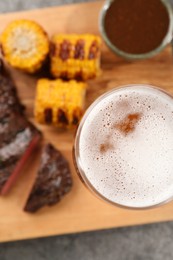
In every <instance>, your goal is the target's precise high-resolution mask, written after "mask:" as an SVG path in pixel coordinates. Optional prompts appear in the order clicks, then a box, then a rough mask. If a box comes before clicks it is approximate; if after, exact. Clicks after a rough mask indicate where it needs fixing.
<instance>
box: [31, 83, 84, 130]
mask: <svg viewBox="0 0 173 260" xmlns="http://www.w3.org/2000/svg"><path fill="white" fill-rule="evenodd" d="M85 92H86V84H85V83H82V82H77V81H75V80H70V81H68V82H67V81H62V80H61V79H57V80H48V79H40V80H38V82H37V93H36V100H35V111H34V114H35V118H36V120H37V121H38V122H39V123H42V124H52V125H55V126H58V127H67V128H70V127H72V126H74V125H77V124H78V122H79V120H80V118H81V116H82V113H83V109H84V98H85Z"/></svg>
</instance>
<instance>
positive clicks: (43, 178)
mask: <svg viewBox="0 0 173 260" xmlns="http://www.w3.org/2000/svg"><path fill="white" fill-rule="evenodd" d="M71 187H72V177H71V172H70V168H69V164H68V161H67V160H66V159H65V158H64V156H63V155H62V154H61V152H60V151H58V150H57V149H55V147H53V145H51V144H47V145H46V146H45V147H44V149H43V152H42V155H41V162H40V167H39V170H38V175H37V178H36V180H35V183H34V186H33V188H32V190H31V193H30V195H29V197H28V200H27V202H26V205H25V207H24V210H25V211H27V212H31V213H33V212H35V211H37V210H38V209H40V208H41V207H43V206H46V205H48V206H52V205H54V204H56V203H57V202H59V201H60V200H61V198H62V197H63V196H64V195H65V194H66V193H68V192H69V191H70V190H71Z"/></svg>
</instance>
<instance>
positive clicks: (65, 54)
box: [50, 34, 101, 80]
mask: <svg viewBox="0 0 173 260" xmlns="http://www.w3.org/2000/svg"><path fill="white" fill-rule="evenodd" d="M100 45H101V40H100V37H98V36H96V35H92V34H81V35H77V34H60V35H54V36H53V38H52V43H51V54H50V59H51V73H52V76H54V77H55V78H65V79H82V80H87V79H90V78H94V77H96V76H97V75H98V74H99V72H100Z"/></svg>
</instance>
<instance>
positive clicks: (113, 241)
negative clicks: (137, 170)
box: [0, 0, 173, 260]
mask: <svg viewBox="0 0 173 260" xmlns="http://www.w3.org/2000/svg"><path fill="white" fill-rule="evenodd" d="M75 2H89V1H86V0H65V1H63V0H0V12H10V11H17V10H27V9H34V8H38V7H46V6H56V5H62V4H68V3H75ZM172 2H173V0H172ZM13 259H16V260H18V259H20V260H30V259H32V260H54V259H57V260H76V259H77V260H92V259H95V260H104V259H106V260H171V259H173V222H169V223H159V224H152V225H145V226H137V227H128V228H118V229H111V230H105V231H96V232H87V233H81V234H72V235H63V236H54V237H47V238H40V239H33V240H25V241H17V242H9V243H1V244H0V260H13Z"/></svg>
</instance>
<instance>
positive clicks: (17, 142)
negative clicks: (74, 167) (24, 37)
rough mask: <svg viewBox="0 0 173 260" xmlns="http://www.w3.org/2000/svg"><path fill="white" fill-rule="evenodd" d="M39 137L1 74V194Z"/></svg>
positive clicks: (6, 79) (12, 87) (15, 92)
mask: <svg viewBox="0 0 173 260" xmlns="http://www.w3.org/2000/svg"><path fill="white" fill-rule="evenodd" d="M40 139H41V133H40V131H39V130H37V129H36V127H35V126H34V125H33V124H31V123H30V122H29V121H28V120H27V118H26V117H25V115H24V106H23V105H22V104H21V103H20V100H19V97H18V94H17V90H16V88H15V85H14V83H13V82H12V80H11V79H10V77H8V78H7V77H5V76H3V75H0V194H1V195H5V194H6V193H7V192H8V191H9V189H10V188H11V186H12V185H13V183H14V181H15V180H16V178H17V177H18V175H19V173H20V171H21V169H22V167H23V165H24V163H25V162H26V160H27V159H28V157H29V155H30V154H31V153H32V151H33V149H34V148H35V147H36V145H37V144H38V142H39V140H40Z"/></svg>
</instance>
